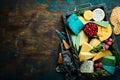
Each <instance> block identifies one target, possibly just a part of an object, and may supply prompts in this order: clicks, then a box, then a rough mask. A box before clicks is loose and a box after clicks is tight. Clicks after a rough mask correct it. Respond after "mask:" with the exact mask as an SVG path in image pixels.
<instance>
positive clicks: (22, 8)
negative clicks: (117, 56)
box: [0, 0, 120, 80]
mask: <svg viewBox="0 0 120 80" xmlns="http://www.w3.org/2000/svg"><path fill="white" fill-rule="evenodd" d="M85 3H92V4H93V5H97V4H101V3H106V6H107V9H108V11H109V12H110V11H111V10H112V9H113V8H114V7H115V6H118V5H120V0H0V80H63V79H64V78H63V75H62V74H59V73H56V71H55V68H56V62H57V55H58V45H59V43H60V40H59V39H58V37H57V35H56V33H55V29H59V30H62V29H63V22H62V18H61V16H62V14H63V13H65V12H68V11H71V10H74V8H75V7H76V6H80V5H81V4H85ZM116 38H117V44H118V46H119V49H120V43H119V40H120V36H116ZM119 74H120V71H118V72H117V73H116V75H114V76H113V77H112V78H111V80H120V77H119V76H117V75H119Z"/></svg>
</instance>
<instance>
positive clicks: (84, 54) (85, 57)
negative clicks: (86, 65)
mask: <svg viewBox="0 0 120 80" xmlns="http://www.w3.org/2000/svg"><path fill="white" fill-rule="evenodd" d="M95 55H96V53H90V52H80V53H79V60H80V62H81V61H85V60H88V59H91V58H93V57H94V56H95Z"/></svg>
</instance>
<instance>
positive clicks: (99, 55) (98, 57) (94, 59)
mask: <svg viewBox="0 0 120 80" xmlns="http://www.w3.org/2000/svg"><path fill="white" fill-rule="evenodd" d="M103 56H104V53H103V52H98V53H97V54H96V56H95V57H94V58H93V59H92V61H96V60H98V59H100V58H102V57H103Z"/></svg>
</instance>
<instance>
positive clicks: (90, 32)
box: [83, 22, 98, 37]
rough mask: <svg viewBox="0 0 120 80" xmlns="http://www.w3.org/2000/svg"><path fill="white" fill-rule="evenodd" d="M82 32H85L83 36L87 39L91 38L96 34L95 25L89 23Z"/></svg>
mask: <svg viewBox="0 0 120 80" xmlns="http://www.w3.org/2000/svg"><path fill="white" fill-rule="evenodd" d="M83 31H84V32H85V34H86V35H87V36H89V37H93V36H95V35H96V34H97V32H98V28H97V25H96V24H94V23H92V22H89V23H87V24H86V25H85V26H84V29H83Z"/></svg>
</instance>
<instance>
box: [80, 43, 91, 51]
mask: <svg viewBox="0 0 120 80" xmlns="http://www.w3.org/2000/svg"><path fill="white" fill-rule="evenodd" d="M92 49H93V47H92V46H91V45H90V44H88V43H87V42H84V43H83V44H82V47H81V50H80V52H89V51H90V50H92Z"/></svg>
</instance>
